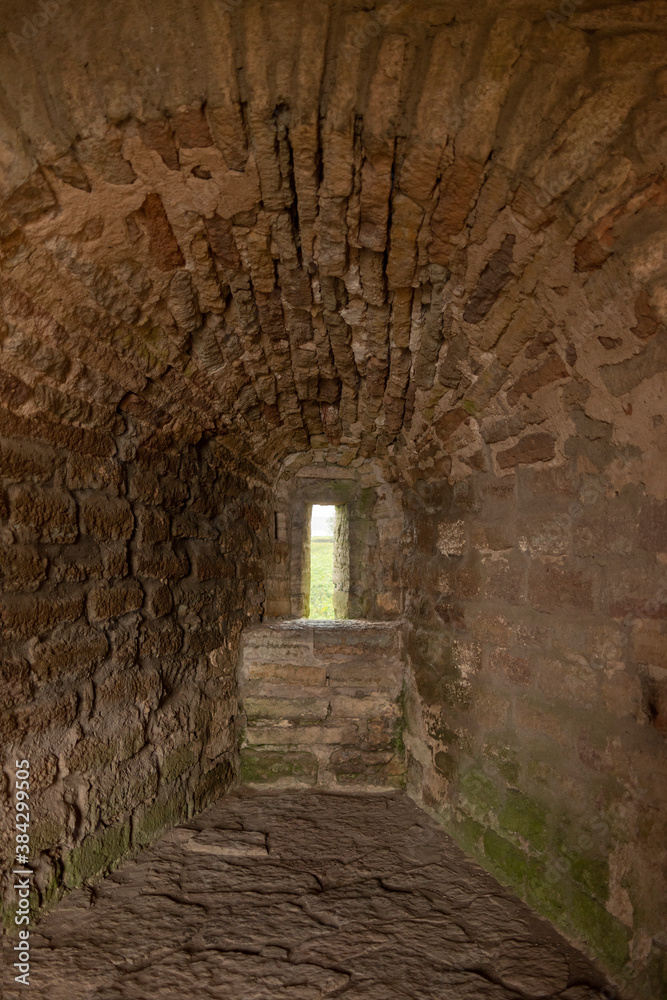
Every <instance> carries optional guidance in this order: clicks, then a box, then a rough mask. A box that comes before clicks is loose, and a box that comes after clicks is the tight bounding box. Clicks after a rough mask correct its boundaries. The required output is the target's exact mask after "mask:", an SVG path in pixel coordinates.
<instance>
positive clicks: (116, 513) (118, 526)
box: [79, 493, 134, 540]
mask: <svg viewBox="0 0 667 1000" xmlns="http://www.w3.org/2000/svg"><path fill="white" fill-rule="evenodd" d="M79 517H80V525H81V532H82V534H84V535H94V536H95V537H96V538H100V539H102V540H107V539H118V538H125V539H127V538H130V537H131V535H132V532H133V531H134V515H133V514H132V508H131V507H130V505H129V503H128V502H127V500H122V499H120V498H115V497H108V496H105V495H104V494H103V493H94V494H92V495H90V496H87V497H84V498H82V499H81V500H80V501H79Z"/></svg>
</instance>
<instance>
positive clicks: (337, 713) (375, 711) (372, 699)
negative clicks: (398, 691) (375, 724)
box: [328, 694, 399, 719]
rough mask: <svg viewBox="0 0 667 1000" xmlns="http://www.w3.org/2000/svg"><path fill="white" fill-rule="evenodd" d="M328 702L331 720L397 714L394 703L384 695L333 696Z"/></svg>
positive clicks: (392, 715)
mask: <svg viewBox="0 0 667 1000" xmlns="http://www.w3.org/2000/svg"><path fill="white" fill-rule="evenodd" d="M329 702H330V704H331V715H332V718H333V719H363V718H370V717H371V716H373V717H377V716H390V717H394V716H398V714H399V709H398V707H397V705H396V702H395V701H393V700H392V699H391V698H388V697H387V696H386V695H380V694H370V695H363V696H362V697H353V696H351V695H343V694H333V695H332V696H331V698H330V699H329ZM329 702H328V703H329Z"/></svg>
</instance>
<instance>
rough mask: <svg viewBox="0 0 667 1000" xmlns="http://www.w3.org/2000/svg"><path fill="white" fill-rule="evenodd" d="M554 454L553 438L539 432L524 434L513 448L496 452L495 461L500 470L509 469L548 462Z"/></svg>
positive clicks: (550, 435)
mask: <svg viewBox="0 0 667 1000" xmlns="http://www.w3.org/2000/svg"><path fill="white" fill-rule="evenodd" d="M555 454H556V450H555V438H554V436H553V435H552V434H547V433H546V432H544V431H540V432H538V433H535V434H526V435H525V436H524V437H522V438H521V439H520V440H519V441H517V443H516V444H515V445H514V447H513V448H507V449H506V450H505V451H500V452H498V454H497V455H496V461H497V462H498V465H499V466H500V468H501V469H511V468H514V466H515V465H520V464H532V463H533V462H549V461H550V460H551V459H552V458H553V457H554V455H555Z"/></svg>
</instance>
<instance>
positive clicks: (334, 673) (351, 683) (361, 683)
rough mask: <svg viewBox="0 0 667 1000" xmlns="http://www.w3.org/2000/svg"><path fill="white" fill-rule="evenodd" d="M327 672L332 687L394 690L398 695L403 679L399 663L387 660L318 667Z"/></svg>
mask: <svg viewBox="0 0 667 1000" xmlns="http://www.w3.org/2000/svg"><path fill="white" fill-rule="evenodd" d="M319 669H321V670H323V671H324V673H325V675H326V674H327V673H328V675H329V680H330V684H331V685H332V686H333V687H353V688H358V689H364V688H365V689H366V690H367V691H388V692H395V693H396V695H397V696H398V694H399V692H400V690H401V684H402V681H403V667H402V665H401V664H394V663H391V661H390V662H388V663H383V662H379V663H378V662H375V663H370V664H369V663H368V662H367V661H366V660H365V658H364V660H362V662H361V663H332V664H331V665H330V666H329V667H328V668H326V667H321V668H319Z"/></svg>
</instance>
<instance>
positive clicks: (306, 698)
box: [243, 686, 401, 725]
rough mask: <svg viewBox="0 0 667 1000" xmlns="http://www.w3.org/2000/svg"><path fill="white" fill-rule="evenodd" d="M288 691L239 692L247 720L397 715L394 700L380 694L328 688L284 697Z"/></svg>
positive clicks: (300, 719) (398, 707) (396, 706)
mask: <svg viewBox="0 0 667 1000" xmlns="http://www.w3.org/2000/svg"><path fill="white" fill-rule="evenodd" d="M286 694H289V692H285V689H284V688H281V689H280V690H279V691H273V690H267V688H266V686H263V687H262V688H261V694H260V693H257V694H248V693H247V692H246V691H244V692H243V711H244V712H245V714H246V715H247V717H248V721H249V722H257V721H259V720H261V719H286V720H298V721H299V722H301V723H302V724H306V725H307V724H309V723H314V722H324V721H325V720H326V719H328V718H330V717H331V718H333V719H359V718H370V717H378V716H380V717H382V716H384V717H390V718H397V717H398V716H399V715H400V714H401V710H400V706H399V705H397V703H396V701H395V700H393V699H391V698H388V697H387V696H385V695H382V694H366V695H358V694H354V695H352V694H345V693H340V692H338V691H336V690H332V689H331V688H319V689H313V690H311V691H308V692H306V691H303V692H302V696H301V697H299V696H297V697H286V696H285V695H286Z"/></svg>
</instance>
